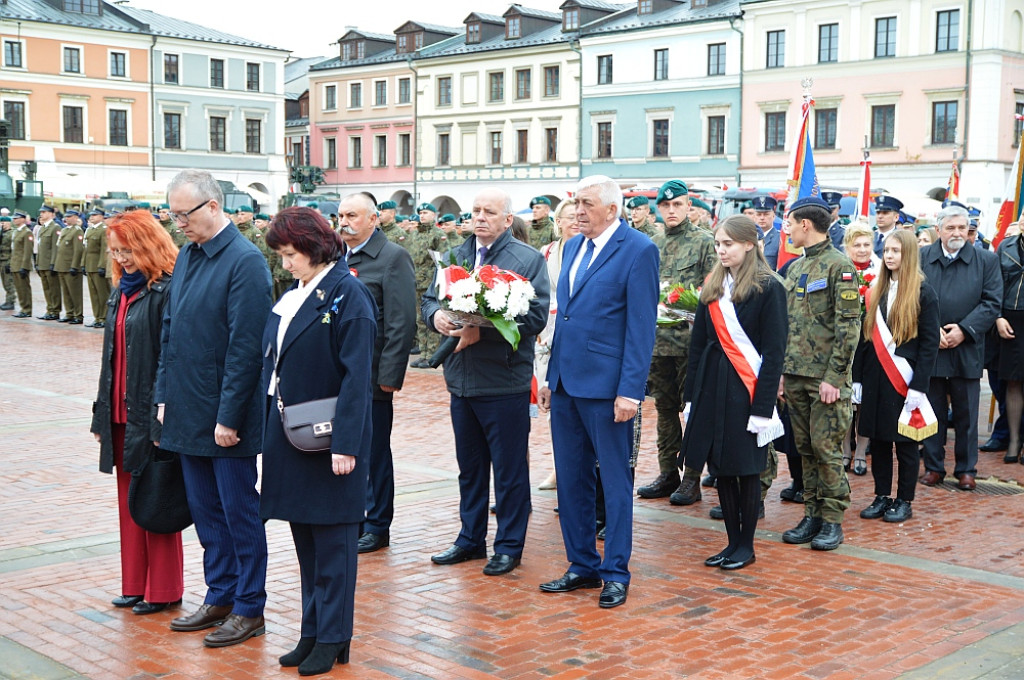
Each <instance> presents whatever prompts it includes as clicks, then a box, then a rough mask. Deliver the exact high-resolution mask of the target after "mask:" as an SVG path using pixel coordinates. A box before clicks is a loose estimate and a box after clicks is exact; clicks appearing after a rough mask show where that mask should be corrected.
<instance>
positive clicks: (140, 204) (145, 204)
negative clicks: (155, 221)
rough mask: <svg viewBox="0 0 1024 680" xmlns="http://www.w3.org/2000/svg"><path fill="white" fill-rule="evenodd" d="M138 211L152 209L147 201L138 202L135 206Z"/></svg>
mask: <svg viewBox="0 0 1024 680" xmlns="http://www.w3.org/2000/svg"><path fill="white" fill-rule="evenodd" d="M135 207H136V208H137V209H138V210H152V209H153V208H152V207H151V206H150V205H149V201H139V202H138V203H136V204H135Z"/></svg>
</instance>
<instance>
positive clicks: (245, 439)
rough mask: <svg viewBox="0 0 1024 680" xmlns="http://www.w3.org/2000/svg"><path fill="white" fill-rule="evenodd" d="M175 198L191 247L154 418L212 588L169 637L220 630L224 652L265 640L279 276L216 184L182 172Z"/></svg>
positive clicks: (173, 305)
mask: <svg viewBox="0 0 1024 680" xmlns="http://www.w3.org/2000/svg"><path fill="white" fill-rule="evenodd" d="M168 198H169V203H170V206H171V217H172V219H174V221H175V222H176V223H177V224H178V226H179V227H181V229H182V230H183V231H184V233H185V236H186V237H187V238H188V240H189V241H190V242H191V243H189V244H188V245H186V246H185V247H184V248H182V249H181V252H180V253H179V255H178V259H177V262H176V263H175V265H174V276H173V277H172V279H171V284H170V286H169V287H168V293H167V296H168V302H167V311H166V314H165V316H164V327H163V334H162V339H161V340H162V351H161V354H160V366H159V369H158V372H157V383H156V390H155V399H156V402H157V419H158V420H160V421H161V422H162V423H163V431H162V433H161V441H160V445H161V446H162V447H163V448H164V449H167V450H168V451H176V452H177V453H179V454H181V466H182V471H183V472H184V475H185V489H186V491H187V493H188V504H189V509H190V510H191V511H192V518H193V520H194V521H195V525H196V533H197V534H198V535H199V541H200V543H202V546H203V549H204V551H205V552H204V555H203V571H204V574H205V576H206V584H207V588H208V589H207V593H206V598H205V600H204V604H203V605H202V606H201V607H200V608H199V610H198V611H196V612H194V613H192V614H190V615H188V616H183V617H180V618H177V619H174V620H173V621H172V622H171V630H177V631H196V630H204V629H206V628H211V627H213V626H216V625H218V624H222V625H220V627H219V628H217V629H216V630H214V631H213V632H211V633H209V634H208V635H207V636H206V638H205V639H204V641H203V642H204V644H205V645H206V646H207V647H225V646H228V645H233V644H237V643H239V642H244V641H245V640H248V639H249V638H250V637H253V636H254V635H262V634H263V632H264V625H263V606H264V603H265V602H266V599H267V594H266V589H265V583H266V572H267V537H266V533H265V531H264V529H263V524H262V522H261V521H260V518H259V494H258V493H257V492H256V489H255V486H256V454H258V453H260V447H261V441H262V438H263V437H262V431H261V429H262V411H261V408H262V407H263V406H264V405H265V397H261V396H260V394H259V380H260V371H261V369H262V356H263V355H262V353H261V351H260V349H261V348H260V338H261V337H262V334H263V327H264V325H265V324H266V322H267V316H268V315H269V313H270V305H271V297H270V296H271V282H270V272H269V270H268V269H267V265H266V261H265V260H264V259H263V255H262V254H260V251H259V249H258V248H257V247H256V246H255V245H253V244H252V243H251V242H250V241H249V240H248V239H246V238H245V237H244V236H242V235H241V234H240V233H239V231H238V228H237V227H236V226H235V225H234V224H232V223H231V221H230V220H229V219H228V218H227V217H226V216H225V215H224V211H223V208H222V206H223V202H224V194H223V192H222V191H221V189H220V186H219V185H218V184H217V181H216V180H214V179H213V176H212V175H210V173H208V172H206V171H201V170H184V171H182V172H181V173H179V174H178V175H177V176H176V177H175V178H174V179H173V180H171V184H170V186H169V187H168Z"/></svg>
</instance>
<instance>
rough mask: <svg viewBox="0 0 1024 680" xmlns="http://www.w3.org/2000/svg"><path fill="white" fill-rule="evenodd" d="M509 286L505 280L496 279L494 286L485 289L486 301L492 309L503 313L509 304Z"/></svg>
mask: <svg viewBox="0 0 1024 680" xmlns="http://www.w3.org/2000/svg"><path fill="white" fill-rule="evenodd" d="M508 292H509V286H508V284H507V283H505V282H504V281H495V282H494V288H491V289H490V290H485V291H484V302H486V303H487V308H488V309H490V310H491V311H494V312H497V313H501V312H502V311H503V310H504V309H505V305H506V304H508Z"/></svg>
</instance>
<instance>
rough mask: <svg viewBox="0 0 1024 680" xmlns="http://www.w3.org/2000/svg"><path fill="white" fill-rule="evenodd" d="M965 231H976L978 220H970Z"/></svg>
mask: <svg viewBox="0 0 1024 680" xmlns="http://www.w3.org/2000/svg"><path fill="white" fill-rule="evenodd" d="M967 231H978V220H971V221H970V222H968V223H967Z"/></svg>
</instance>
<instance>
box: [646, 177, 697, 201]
mask: <svg viewBox="0 0 1024 680" xmlns="http://www.w3.org/2000/svg"><path fill="white" fill-rule="evenodd" d="M689 193H690V191H689V190H688V189H687V188H686V184H685V183H684V182H683V181H682V180H681V179H670V180H669V181H667V182H665V183H664V184H662V185H661V188H660V189H658V197H657V198H656V199H655V200H654V202H655V203H661V202H662V201H671V200H672V199H673V198H678V197H679V196H687V195H688V194H689Z"/></svg>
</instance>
